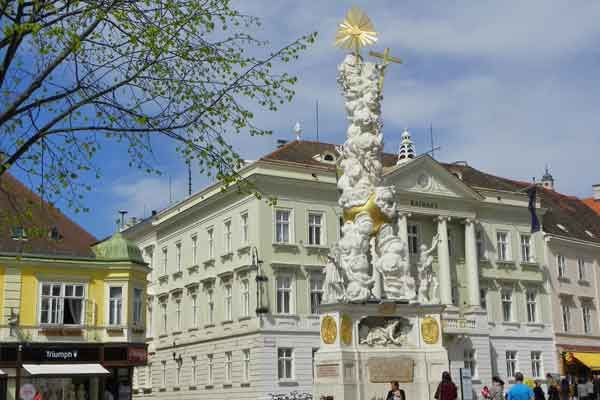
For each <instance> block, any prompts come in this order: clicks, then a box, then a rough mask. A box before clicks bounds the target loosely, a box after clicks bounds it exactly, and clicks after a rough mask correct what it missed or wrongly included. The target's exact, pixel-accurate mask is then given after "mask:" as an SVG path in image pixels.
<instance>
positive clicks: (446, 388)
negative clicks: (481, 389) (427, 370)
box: [434, 371, 458, 400]
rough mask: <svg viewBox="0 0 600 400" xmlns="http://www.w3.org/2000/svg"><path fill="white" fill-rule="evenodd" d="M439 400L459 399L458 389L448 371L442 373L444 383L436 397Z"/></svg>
mask: <svg viewBox="0 0 600 400" xmlns="http://www.w3.org/2000/svg"><path fill="white" fill-rule="evenodd" d="M434 397H435V398H436V399H437V400H456V398H457V397H458V389H457V388H456V385H455V384H454V382H452V378H451V377H450V373H449V372H448V371H444V372H443V373H442V381H441V382H440V383H439V385H438V387H437V390H436V391H435V396H434Z"/></svg>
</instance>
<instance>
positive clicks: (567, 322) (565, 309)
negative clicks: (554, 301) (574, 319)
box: [560, 300, 571, 332]
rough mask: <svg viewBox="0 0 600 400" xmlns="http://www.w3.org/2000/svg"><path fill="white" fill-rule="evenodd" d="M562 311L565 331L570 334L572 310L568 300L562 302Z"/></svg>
mask: <svg viewBox="0 0 600 400" xmlns="http://www.w3.org/2000/svg"><path fill="white" fill-rule="evenodd" d="M560 309H561V311H562V322H563V331H564V332H569V328H570V327H571V309H570V308H569V305H568V304H567V302H566V300H563V301H562V302H561V304H560Z"/></svg>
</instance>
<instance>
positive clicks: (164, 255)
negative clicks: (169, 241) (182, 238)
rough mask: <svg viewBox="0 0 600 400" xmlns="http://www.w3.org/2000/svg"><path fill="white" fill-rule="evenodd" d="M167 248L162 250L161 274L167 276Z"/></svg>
mask: <svg viewBox="0 0 600 400" xmlns="http://www.w3.org/2000/svg"><path fill="white" fill-rule="evenodd" d="M168 265H169V248H168V247H167V246H165V247H163V248H162V274H163V275H167V274H168V271H169V268H168Z"/></svg>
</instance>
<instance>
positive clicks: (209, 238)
mask: <svg viewBox="0 0 600 400" xmlns="http://www.w3.org/2000/svg"><path fill="white" fill-rule="evenodd" d="M206 244H207V247H208V249H207V250H208V251H207V253H208V260H212V259H214V258H215V228H214V227H213V226H210V227H208V228H206Z"/></svg>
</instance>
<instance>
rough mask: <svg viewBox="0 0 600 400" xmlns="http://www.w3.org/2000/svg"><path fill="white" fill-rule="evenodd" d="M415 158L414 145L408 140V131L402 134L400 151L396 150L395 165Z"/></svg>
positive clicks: (405, 130)
mask: <svg viewBox="0 0 600 400" xmlns="http://www.w3.org/2000/svg"><path fill="white" fill-rule="evenodd" d="M413 158H415V145H414V143H413V141H412V139H411V138H410V132H408V129H404V132H402V140H401V141H400V149H399V150H398V162H396V165H400V164H403V163H405V162H408V161H410V160H412V159H413Z"/></svg>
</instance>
